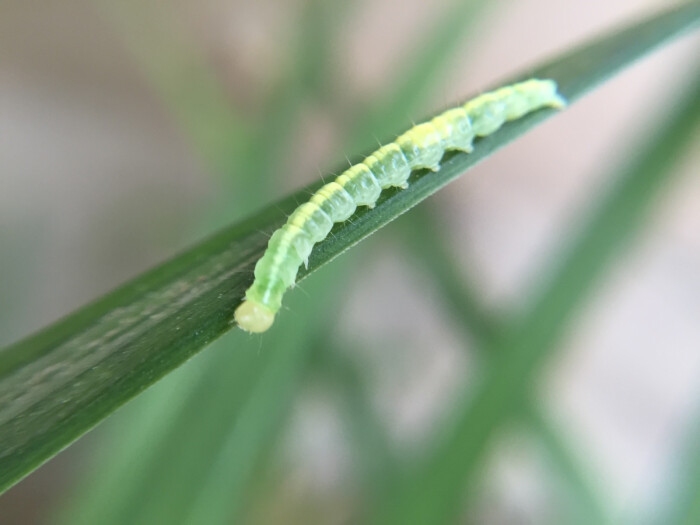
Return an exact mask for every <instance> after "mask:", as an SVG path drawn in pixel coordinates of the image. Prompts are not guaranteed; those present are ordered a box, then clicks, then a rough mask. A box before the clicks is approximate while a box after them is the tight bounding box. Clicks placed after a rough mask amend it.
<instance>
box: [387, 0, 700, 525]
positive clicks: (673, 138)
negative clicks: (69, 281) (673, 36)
mask: <svg viewBox="0 0 700 525" xmlns="http://www.w3.org/2000/svg"><path fill="white" fill-rule="evenodd" d="M683 9H684V8H681V9H680V10H679V11H676V12H675V15H671V17H673V16H680V15H681V13H682V12H683ZM685 9H692V10H693V13H694V15H695V16H696V17H697V16H698V13H700V5H698V4H696V5H693V6H690V5H689V6H686V7H685ZM687 14H688V13H685V15H686V16H687ZM662 20H664V24H662V25H666V23H668V21H669V15H667V16H666V17H662ZM650 26H651V27H650ZM642 27H643V29H644V30H643V31H640V36H641V37H642V38H643V40H644V41H645V42H651V41H652V39H651V37H650V36H649V35H650V33H653V24H645V25H644V26H642ZM621 35H624V39H623V42H625V43H626V45H630V43H631V42H632V41H633V39H632V38H631V35H630V32H629V31H628V32H624V33H621ZM594 49H595V50H596V53H595V54H594V56H593V58H597V57H604V56H610V57H615V58H614V60H615V61H616V62H618V61H619V60H620V55H621V54H622V53H621V50H619V49H616V48H615V47H612V48H611V49H609V50H608V53H605V52H604V51H603V49H602V48H601V47H597V48H594ZM584 55H585V52H584ZM574 56H576V55H574ZM580 56H581V55H580V52H579V57H580ZM593 58H592V59H593ZM592 59H591V60H592ZM584 64H590V62H584ZM605 76H607V75H602V74H600V78H604V77H605ZM557 78H559V77H557ZM577 83H578V81H576V82H571V83H570V84H568V85H575V84H577ZM564 85H567V84H566V83H565V84H564ZM698 118H700V78H699V79H697V81H696V83H695V84H694V85H693V86H691V89H690V90H689V92H688V94H687V96H686V97H685V99H684V100H683V102H682V103H681V104H680V105H679V107H678V108H676V111H674V113H673V114H672V115H671V117H670V118H669V119H668V120H667V122H665V123H661V124H657V125H655V127H654V130H655V133H654V135H653V136H652V137H651V138H650V140H649V141H648V144H647V145H646V146H645V147H642V148H639V151H640V152H642V155H641V156H640V157H639V158H638V159H636V160H635V161H633V162H632V163H631V165H630V166H629V167H628V168H627V169H625V170H624V172H623V173H622V174H621V176H620V177H619V178H617V180H616V184H615V186H614V187H613V188H612V190H611V191H610V192H609V193H608V195H606V196H605V197H604V198H603V199H599V200H600V202H598V203H597V207H596V210H595V213H593V214H592V218H591V220H590V221H589V222H588V224H587V225H586V226H585V228H583V230H582V231H581V233H580V234H579V235H578V236H576V238H575V239H574V240H573V242H572V244H571V246H570V249H569V250H568V251H567V253H566V256H565V257H564V258H563V259H562V261H561V263H560V264H559V266H558V268H557V269H556V270H555V271H550V272H548V273H547V275H550V276H551V278H550V279H549V281H548V283H547V285H546V286H545V288H544V289H543V291H542V292H541V293H540V294H538V298H537V300H536V301H535V302H533V303H532V304H531V305H530V306H529V308H528V310H527V311H526V312H525V313H524V314H523V315H521V316H520V317H519V319H518V320H517V321H516V322H514V323H513V324H512V326H508V327H507V329H506V330H504V332H503V335H502V336H501V337H499V338H498V339H497V340H496V341H495V343H493V344H492V345H491V347H490V348H487V349H486V350H487V352H488V353H489V355H492V356H493V357H492V365H491V367H489V369H488V370H487V371H486V373H485V376H484V377H483V378H482V380H481V382H480V383H479V385H478V387H477V388H476V391H475V392H470V393H469V397H468V399H464V400H462V402H461V403H460V404H459V405H458V406H457V407H456V410H455V413H454V425H453V428H452V429H450V430H449V431H447V432H445V433H444V434H443V435H441V436H439V444H438V445H437V446H436V447H435V449H434V451H433V452H432V453H431V454H430V455H429V456H428V457H427V458H425V459H424V460H423V461H422V462H420V464H419V465H417V466H416V468H415V469H414V471H413V472H412V473H411V474H410V475H409V476H407V477H406V479H404V480H403V482H402V483H401V484H400V486H399V488H398V489H397V491H396V493H395V494H394V495H393V497H391V498H389V499H388V500H387V502H386V505H385V506H384V507H383V508H382V509H380V514H379V516H380V517H379V519H378V521H379V522H381V523H406V522H407V520H410V522H411V523H416V524H421V523H426V524H428V523H430V524H432V523H443V522H449V521H450V519H452V518H454V516H455V515H456V514H457V513H458V512H459V506H460V503H461V502H462V499H463V496H464V495H465V491H467V490H468V489H469V488H471V486H470V483H471V482H472V481H473V480H474V478H475V477H476V474H477V473H478V471H479V467H480V463H481V462H483V460H484V458H485V453H486V452H487V447H488V445H489V444H490V442H491V440H492V438H493V437H494V435H495V433H496V432H497V430H499V429H500V428H501V427H502V426H503V425H504V423H505V422H506V421H508V419H509V418H510V417H511V416H512V415H513V413H514V411H516V410H517V409H518V407H519V406H520V404H521V402H522V400H523V399H527V398H528V397H529V396H530V395H531V391H532V389H533V387H534V382H535V380H536V378H537V376H538V373H539V372H540V369H541V368H542V366H543V364H544V363H545V362H546V359H547V358H548V357H549V356H550V355H551V354H552V353H553V352H554V351H555V349H556V344H557V343H558V342H559V340H560V338H561V337H562V335H563V334H564V333H565V331H566V329H567V328H568V326H569V323H570V322H571V320H572V318H573V316H574V314H575V313H576V312H577V311H578V309H579V308H580V307H581V306H582V304H583V302H584V300H585V299H586V298H587V297H588V294H589V293H590V291H591V290H592V289H593V286H594V284H595V283H596V280H597V279H598V278H599V277H600V275H601V274H602V273H603V271H604V270H605V269H606V268H607V266H608V265H609V264H610V263H611V262H612V260H613V258H614V256H615V255H616V254H617V253H619V252H620V251H621V249H622V248H624V247H625V245H626V244H627V242H629V241H630V240H631V238H632V237H633V235H634V234H635V233H636V232H637V231H638V230H639V229H640V228H641V227H642V225H643V219H644V218H645V214H646V213H647V212H648V211H649V209H650V206H651V204H652V203H653V202H654V199H655V198H656V197H657V196H658V195H659V193H660V192H661V191H662V190H663V189H664V188H666V187H667V185H668V184H669V182H670V180H671V177H672V176H673V175H674V174H675V172H674V170H673V167H674V165H675V163H676V162H677V161H678V160H679V159H680V158H681V154H682V152H683V151H684V149H685V148H686V147H687V145H688V144H689V142H690V141H691V140H692V139H693V132H694V131H695V129H696V127H697V125H698Z"/></svg>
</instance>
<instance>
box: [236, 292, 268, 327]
mask: <svg viewBox="0 0 700 525" xmlns="http://www.w3.org/2000/svg"><path fill="white" fill-rule="evenodd" d="M233 317H234V319H235V320H236V323H238V326H239V327H241V328H242V329H243V330H245V331H246V332H251V333H256V334H257V333H260V332H264V331H266V330H267V329H268V328H270V326H272V322H273V321H274V320H275V314H274V313H273V312H271V311H270V310H269V309H268V308H266V307H265V306H263V305H262V304H260V303H258V302H256V301H250V300H246V301H243V302H242V303H241V305H240V306H239V307H238V308H236V311H235V312H234V314H233Z"/></svg>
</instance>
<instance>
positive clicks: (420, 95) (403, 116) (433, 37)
mask: <svg viewBox="0 0 700 525" xmlns="http://www.w3.org/2000/svg"><path fill="white" fill-rule="evenodd" d="M498 3H501V2H487V1H486V0H454V1H452V2H451V3H450V4H449V5H448V6H447V8H445V12H444V13H442V14H441V16H440V18H439V20H438V22H437V23H436V24H435V26H434V27H433V28H431V29H430V32H429V33H428V35H427V36H426V37H423V38H422V41H421V42H416V43H414V44H413V45H412V46H410V48H409V49H408V50H407V53H406V56H405V57H404V64H405V66H404V67H403V69H402V70H401V71H399V72H398V73H397V75H396V80H394V81H393V85H392V86H391V87H390V88H389V89H387V92H386V94H385V95H384V96H382V97H380V100H378V101H377V102H376V103H375V104H373V105H372V107H370V108H368V109H367V110H366V111H364V112H361V113H360V114H361V115H362V118H358V119H357V124H356V126H355V128H354V129H353V130H352V131H351V133H350V137H349V139H348V141H347V142H348V144H349V145H350V148H351V149H350V151H351V152H356V151H362V150H364V149H366V148H367V147H371V146H372V145H373V144H374V142H375V141H374V139H373V138H372V137H384V136H389V135H390V134H391V133H394V132H396V131H397V126H400V125H401V124H402V123H403V124H408V118H409V116H411V115H413V114H415V112H416V111H418V110H419V109H420V106H421V104H423V103H424V102H425V99H426V98H427V97H428V95H429V94H430V93H431V91H432V90H433V88H434V86H437V85H440V82H441V81H442V80H443V77H444V74H445V72H446V70H447V69H448V65H449V64H450V62H451V60H452V58H453V56H454V54H455V52H456V51H457V49H458V46H459V44H460V43H461V42H463V41H464V40H465V38H468V37H469V36H470V35H471V28H472V27H473V25H474V24H475V23H477V22H480V21H482V19H483V16H482V13H483V11H484V10H485V9H486V8H487V7H489V8H492V7H494V5H495V4H498Z"/></svg>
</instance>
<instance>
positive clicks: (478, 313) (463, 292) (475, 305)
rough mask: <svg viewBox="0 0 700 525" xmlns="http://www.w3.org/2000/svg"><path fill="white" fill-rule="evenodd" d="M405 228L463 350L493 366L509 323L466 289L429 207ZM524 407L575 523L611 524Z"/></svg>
mask: <svg viewBox="0 0 700 525" xmlns="http://www.w3.org/2000/svg"><path fill="white" fill-rule="evenodd" d="M406 219H408V220H406ZM401 226H402V232H403V233H404V234H405V235H404V239H405V242H404V246H405V247H406V248H407V252H408V253H407V258H406V259H407V260H409V261H411V262H412V263H413V264H417V265H420V266H422V267H424V269H425V270H426V272H425V273H426V274H427V275H428V277H430V278H431V279H432V280H433V282H434V283H435V288H436V289H437V290H438V291H439V292H440V295H441V297H443V299H444V302H445V311H446V314H447V316H448V317H449V318H450V320H451V321H452V325H453V326H454V327H455V329H456V330H457V332H458V334H459V335H460V336H461V340H462V342H463V344H464V347H465V348H473V349H474V350H475V353H476V355H475V357H476V358H477V359H478V360H479V364H480V365H482V366H489V365H490V358H491V357H493V356H490V355H484V354H485V352H486V351H487V350H490V349H494V347H495V345H496V343H497V336H498V334H499V333H501V332H502V330H503V329H504V327H505V322H503V321H502V320H501V319H500V318H497V317H496V314H494V313H493V312H489V311H487V309H486V308H484V306H483V305H482V304H481V302H480V301H479V298H478V294H477V293H476V291H475V290H473V289H472V287H471V286H469V285H468V284H467V283H465V279H464V278H463V277H462V275H461V271H460V269H459V268H458V267H457V264H456V262H455V261H454V257H452V255H451V254H450V253H449V247H448V246H447V244H446V242H445V239H444V236H441V235H436V234H435V232H436V231H439V224H438V221H437V220H435V218H434V215H433V214H432V213H430V209H429V207H428V206H420V207H418V208H416V209H414V210H412V211H411V212H410V213H409V214H406V216H405V219H403V220H402V224H401ZM520 406H522V407H523V408H522V410H521V413H520V414H519V418H520V421H521V423H522V424H523V426H524V427H525V429H526V430H528V431H529V432H530V433H531V434H532V435H533V438H534V439H537V440H538V441H539V443H540V444H541V445H542V446H543V448H544V453H545V454H546V456H547V459H548V460H549V463H550V464H551V466H552V467H553V469H554V470H555V471H556V473H557V474H558V475H559V477H560V478H561V480H562V481H563V482H564V484H565V486H566V487H567V489H568V492H569V493H570V495H571V496H572V500H573V504H574V505H573V507H574V509H573V510H574V511H575V513H576V516H575V517H576V518H577V522H580V523H597V524H600V525H604V524H606V523H610V519H609V517H608V512H607V510H606V509H605V508H604V506H603V504H602V502H601V501H599V497H598V495H597V494H596V493H595V491H594V489H593V486H592V484H591V483H589V480H588V478H587V477H585V476H584V475H583V474H582V473H581V472H580V470H579V462H578V461H577V459H576V458H575V456H574V454H573V451H571V450H570V448H569V447H568V446H567V444H566V443H565V440H564V439H563V438H562V436H561V435H560V434H559V432H558V429H555V428H552V426H551V424H550V422H549V420H548V418H547V417H545V415H544V414H543V413H542V409H541V408H540V407H539V406H538V405H537V402H536V400H534V399H531V398H530V397H529V396H528V397H527V398H525V399H523V400H522V402H521V404H520Z"/></svg>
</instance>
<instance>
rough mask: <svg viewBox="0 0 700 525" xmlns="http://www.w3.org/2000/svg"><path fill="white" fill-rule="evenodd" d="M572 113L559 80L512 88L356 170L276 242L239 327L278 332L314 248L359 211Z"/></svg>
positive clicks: (453, 112)
mask: <svg viewBox="0 0 700 525" xmlns="http://www.w3.org/2000/svg"><path fill="white" fill-rule="evenodd" d="M564 106H566V100H565V99H564V98H563V97H562V96H561V95H560V94H559V93H558V92H557V84H556V82H555V81H554V80H549V79H544V80H543V79H530V80H526V81H524V82H519V83H517V84H513V85H510V86H505V87H502V88H499V89H496V90H494V91H490V92H488V93H484V94H482V95H479V96H477V97H476V98H473V99H472V100H469V101H468V102H466V103H465V104H463V105H461V106H457V107H455V108H451V109H448V110H447V111H444V112H443V113H441V114H440V115H438V116H436V117H434V118H432V119H431V120H429V121H427V122H423V123H421V124H417V125H415V126H413V127H412V128H411V129H409V130H408V131H406V132H405V133H403V134H402V135H400V136H399V137H398V138H397V139H396V140H395V141H394V142H392V143H390V144H386V145H384V146H381V147H380V148H379V149H378V150H377V151H375V152H374V153H372V154H370V155H369V156H367V158H365V159H364V160H363V161H362V162H360V163H358V164H355V165H353V166H351V167H350V168H348V169H347V170H346V171H345V172H343V173H341V174H340V175H339V176H338V177H337V178H336V179H335V180H334V181H333V182H329V183H328V184H325V185H324V186H322V187H321V188H320V189H319V190H318V191H316V193H314V194H313V195H312V196H311V198H310V199H309V200H308V202H305V203H303V204H301V205H300V206H299V207H297V208H296V209H295V210H294V211H293V212H292V214H291V215H290V216H289V218H288V219H287V222H286V224H284V225H283V226H282V227H281V228H279V229H278V230H276V231H275V232H274V233H273V234H272V236H271V237H270V240H269V242H268V245H267V250H266V251H265V253H264V254H263V256H262V257H261V258H260V259H259V260H258V262H257V263H256V265H255V272H254V273H255V279H254V281H253V284H252V285H251V286H250V288H248V290H247V291H246V294H245V300H244V301H243V302H242V303H241V304H240V305H239V306H238V308H237V309H236V311H235V313H234V318H235V321H236V323H238V326H239V327H240V328H242V329H243V330H246V331H248V332H253V333H259V332H264V331H266V330H267V329H268V328H270V326H272V323H273V321H274V319H275V315H276V314H277V312H278V311H279V309H280V307H281V306H282V296H283V295H284V293H285V291H286V290H287V289H288V288H290V287H291V286H292V285H293V284H294V282H295V281H296V276H297V271H298V270H299V268H300V267H301V265H302V263H304V264H308V260H309V255H310V254H311V250H312V249H313V247H314V245H315V244H316V243H319V242H321V241H322V240H324V239H325V238H326V236H327V235H328V234H329V232H330V231H331V228H332V227H333V224H334V223H337V222H343V221H346V220H347V219H349V218H350V216H351V215H352V214H353V213H354V212H355V209H356V208H357V207H358V206H368V207H369V208H373V207H374V205H375V203H376V202H377V199H378V198H379V195H380V194H381V192H382V191H383V190H384V189H386V188H391V187H396V188H402V189H405V188H407V187H408V178H409V176H410V175H411V172H413V171H416V170H419V169H424V168H427V169H429V170H432V171H437V170H439V169H440V161H441V159H442V157H443V155H444V154H445V152H446V151H463V152H465V153H470V152H471V151H472V149H473V146H472V143H473V141H474V139H475V138H476V137H485V136H487V135H491V134H492V133H495V132H496V131H497V130H498V129H499V128H500V127H501V126H502V125H503V124H504V123H505V122H508V121H512V120H517V119H519V118H521V117H523V116H524V115H526V114H528V113H531V112H533V111H536V110H538V109H542V108H546V107H551V108H562V107H564Z"/></svg>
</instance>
